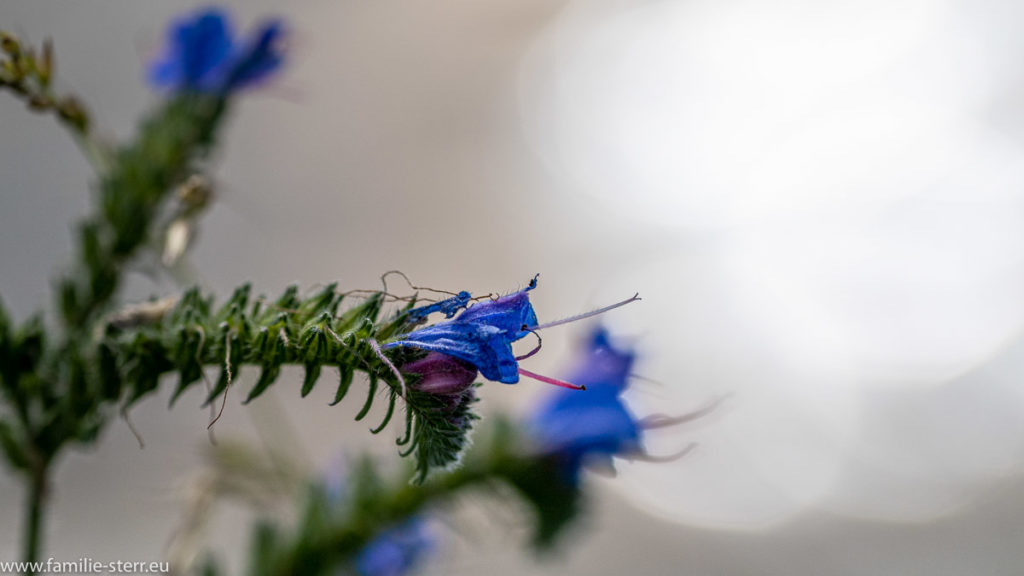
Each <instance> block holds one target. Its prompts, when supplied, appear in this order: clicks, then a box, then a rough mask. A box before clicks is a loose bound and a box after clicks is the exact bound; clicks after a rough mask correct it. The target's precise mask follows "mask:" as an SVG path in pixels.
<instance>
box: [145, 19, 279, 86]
mask: <svg viewBox="0 0 1024 576" xmlns="http://www.w3.org/2000/svg"><path fill="white" fill-rule="evenodd" d="M233 36H234V34H233V32H232V27H231V21H230V19H229V17H228V16H227V14H226V13H224V12H223V11H222V10H218V9H216V8H207V9H205V10H201V11H199V12H197V13H195V14H193V15H191V16H189V17H185V18H181V19H178V20H176V21H175V22H174V23H173V24H172V25H171V27H170V29H169V30H168V45H167V46H166V48H165V49H164V52H163V54H162V55H161V57H160V58H159V59H157V60H156V61H155V62H153V63H152V64H151V65H150V68H149V81H150V83H152V84H153V85H154V86H158V87H162V88H171V89H175V90H191V91H196V92H210V93H226V92H230V91H232V90H237V89H240V88H245V87H248V86H252V85H254V84H256V83H258V82H260V81H261V80H263V79H265V78H267V77H269V76H270V75H271V74H273V73H274V72H275V71H276V70H277V69H278V68H280V67H281V65H282V64H283V62H284V56H283V50H282V39H283V37H284V27H283V24H282V22H281V21H280V20H271V21H269V22H266V23H264V24H263V25H262V26H261V27H260V29H259V30H258V31H257V33H256V34H255V36H254V39H253V40H251V41H249V42H244V41H241V40H236V39H235V38H233Z"/></svg>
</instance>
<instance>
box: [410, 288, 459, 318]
mask: <svg viewBox="0 0 1024 576" xmlns="http://www.w3.org/2000/svg"><path fill="white" fill-rule="evenodd" d="M470 298H472V295H471V294H470V293H469V292H466V291H465V290H463V291H462V292H459V293H458V294H456V295H455V296H452V297H451V298H447V299H445V300H441V301H440V302H435V303H433V304H429V305H427V306H420V307H418V308H413V309H412V310H409V312H408V315H409V320H410V321H411V322H414V323H417V322H420V321H421V320H424V319H425V318H426V317H427V316H429V315H431V314H433V313H434V312H443V313H444V317H445V318H451V317H452V316H455V314H456V313H457V312H458V311H459V310H462V309H463V308H465V307H466V306H467V305H468V304H469V300H470Z"/></svg>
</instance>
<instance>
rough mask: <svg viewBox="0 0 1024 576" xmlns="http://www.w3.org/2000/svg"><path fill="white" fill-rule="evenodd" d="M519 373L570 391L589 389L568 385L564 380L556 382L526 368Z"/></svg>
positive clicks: (580, 385) (582, 386)
mask: <svg viewBox="0 0 1024 576" xmlns="http://www.w3.org/2000/svg"><path fill="white" fill-rule="evenodd" d="M519 373H520V374H522V375H523V376H526V377H527V378H533V379H534V380H539V381H541V382H544V383H545V384H553V385H555V386H561V387H562V388H568V389H570V390H586V389H587V387H586V386H584V385H582V384H579V385H577V384H570V383H568V382H566V381H564V380H556V379H555V378H551V377H548V376H542V375H540V374H537V373H536V372H530V371H529V370H526V369H525V368H520V369H519Z"/></svg>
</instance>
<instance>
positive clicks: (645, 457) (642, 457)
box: [627, 442, 697, 464]
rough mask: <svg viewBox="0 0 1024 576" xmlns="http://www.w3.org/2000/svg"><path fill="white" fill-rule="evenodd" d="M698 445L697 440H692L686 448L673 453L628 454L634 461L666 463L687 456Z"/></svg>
mask: <svg viewBox="0 0 1024 576" xmlns="http://www.w3.org/2000/svg"><path fill="white" fill-rule="evenodd" d="M696 447H697V443H696V442H691V443H690V444H689V445H687V446H686V448H683V449H682V450H680V451H678V452H675V453H673V454H667V455H665V456H655V455H652V454H648V453H646V452H640V453H639V454H630V455H629V456H627V458H628V459H629V460H634V461H639V462H654V463H659V464H664V463H666V462H675V461H676V460H679V459H680V458H682V457H683V456H686V455H687V454H689V453H690V452H693V449H694V448H696Z"/></svg>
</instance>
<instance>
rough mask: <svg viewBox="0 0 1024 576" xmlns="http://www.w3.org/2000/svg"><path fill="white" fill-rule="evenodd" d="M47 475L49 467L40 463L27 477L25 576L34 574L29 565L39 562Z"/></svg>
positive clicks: (24, 536) (24, 540)
mask: <svg viewBox="0 0 1024 576" xmlns="http://www.w3.org/2000/svg"><path fill="white" fill-rule="evenodd" d="M48 474H49V465H48V464H46V463H41V464H39V465H37V466H33V467H32V471H31V473H30V476H29V480H30V481H29V487H28V488H29V494H28V500H27V502H26V508H25V523H24V524H23V527H24V528H23V529H24V531H25V533H24V535H23V542H24V547H25V548H24V552H23V554H22V559H23V560H24V561H25V562H28V563H29V565H28V566H27V567H26V568H27V570H28V571H27V572H26V573H27V574H34V573H35V571H34V569H33V567H32V565H31V563H33V562H36V561H38V560H39V551H40V549H42V539H43V521H44V520H45V514H44V511H45V510H44V509H45V508H46V492H47V476H48Z"/></svg>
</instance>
